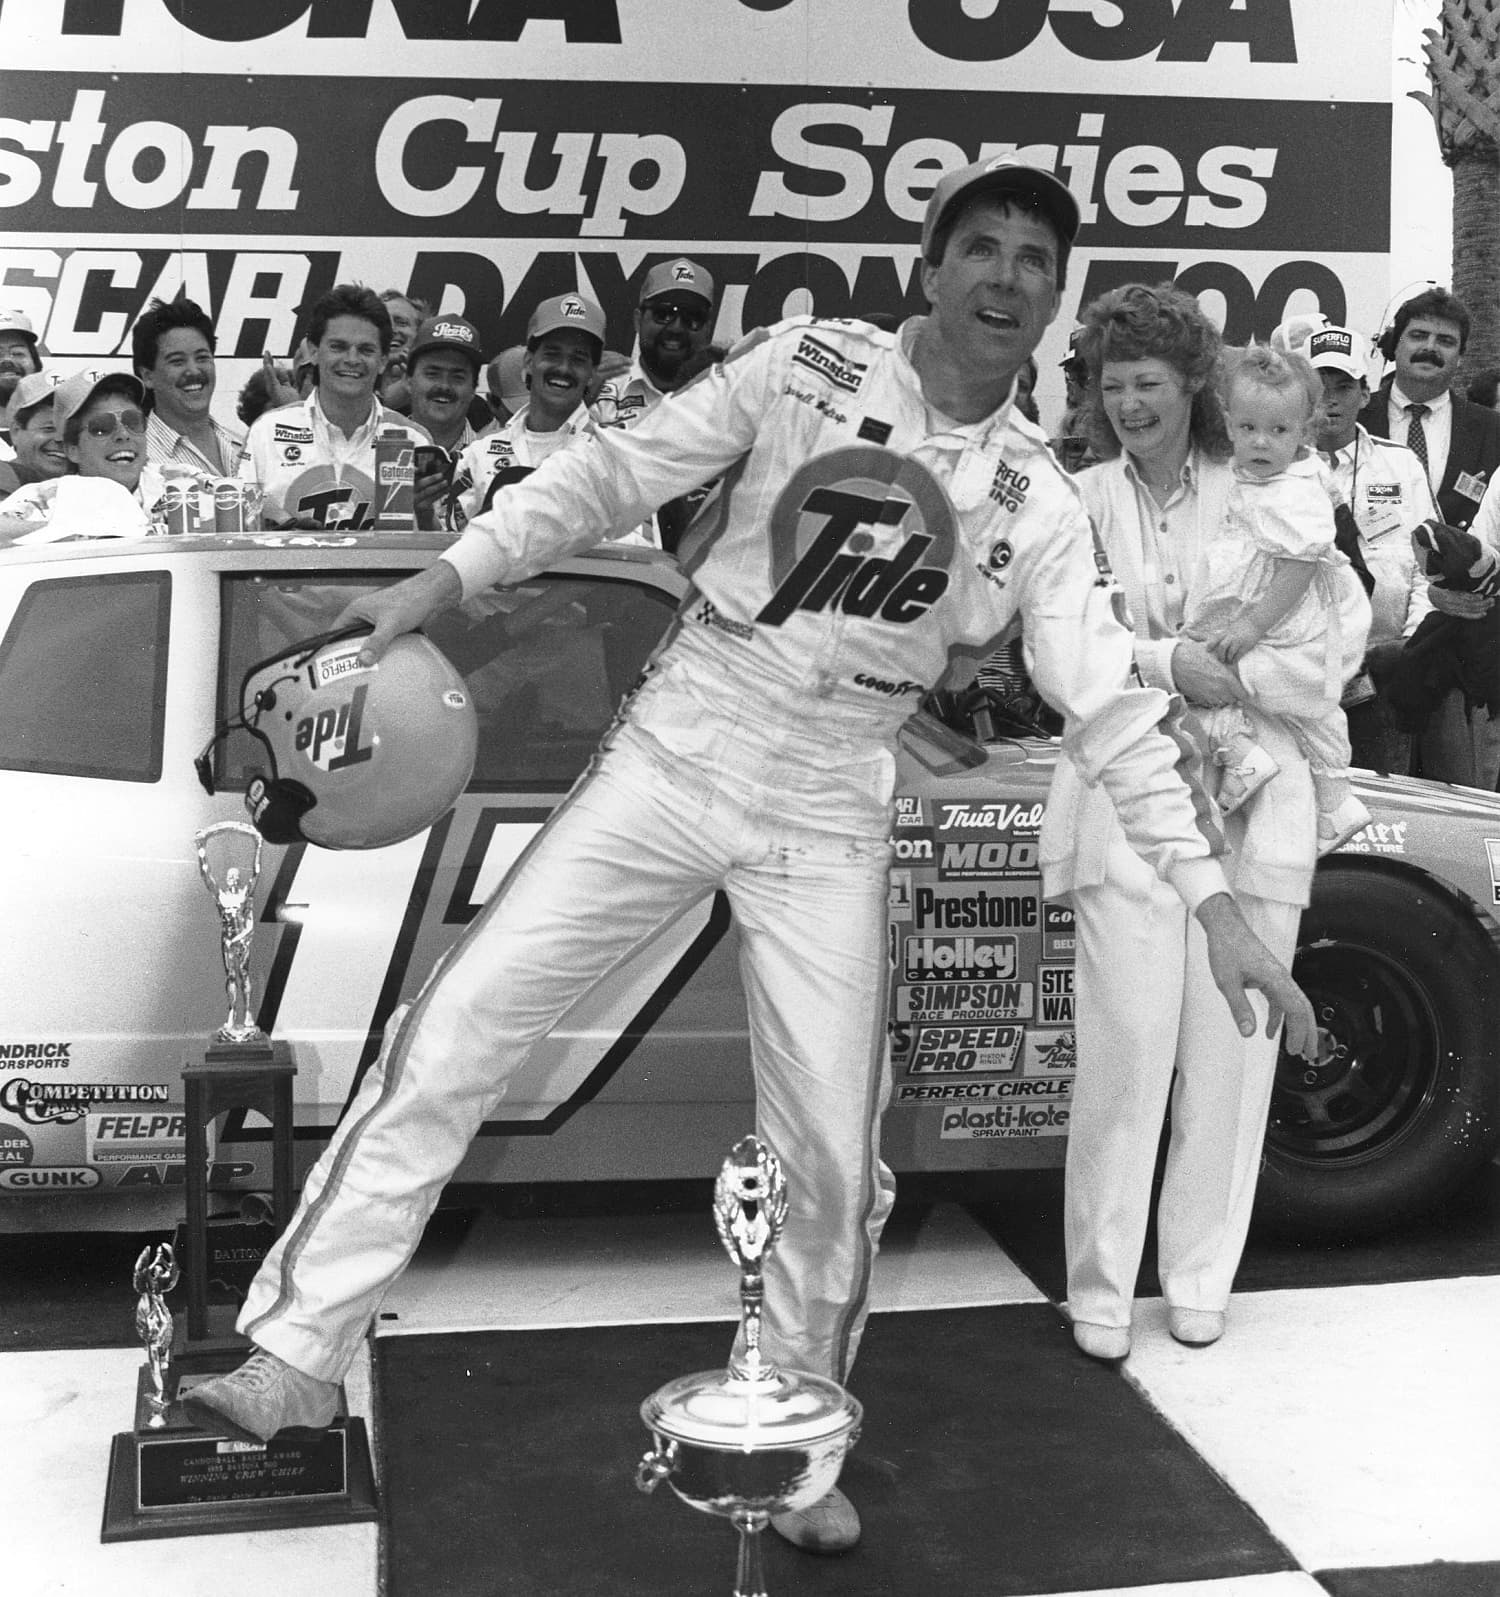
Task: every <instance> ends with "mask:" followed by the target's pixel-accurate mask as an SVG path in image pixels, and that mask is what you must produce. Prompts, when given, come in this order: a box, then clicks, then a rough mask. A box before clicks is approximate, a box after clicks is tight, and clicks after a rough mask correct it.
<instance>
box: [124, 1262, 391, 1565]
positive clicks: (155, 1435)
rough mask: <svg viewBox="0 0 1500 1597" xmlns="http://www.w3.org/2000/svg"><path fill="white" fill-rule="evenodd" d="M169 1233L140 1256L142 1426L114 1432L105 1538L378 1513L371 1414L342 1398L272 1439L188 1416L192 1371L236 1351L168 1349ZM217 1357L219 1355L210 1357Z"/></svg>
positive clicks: (216, 1364) (196, 1375)
mask: <svg viewBox="0 0 1500 1597" xmlns="http://www.w3.org/2000/svg"><path fill="white" fill-rule="evenodd" d="M178 1275H179V1270H178V1265H177V1260H176V1258H175V1257H174V1256H173V1251H172V1247H171V1244H170V1243H165V1242H164V1243H161V1244H159V1245H158V1246H157V1247H156V1249H155V1250H154V1251H153V1250H152V1249H151V1248H149V1247H147V1248H145V1249H143V1250H142V1252H141V1254H140V1256H139V1258H137V1259H136V1261H135V1276H134V1280H135V1288H136V1291H137V1292H138V1293H139V1294H140V1296H139V1299H138V1301H137V1303H136V1311H135V1324H136V1331H137V1333H138V1334H139V1336H140V1338H141V1345H142V1346H143V1347H144V1348H145V1351H146V1362H145V1363H144V1364H143V1365H142V1366H141V1368H140V1372H139V1375H138V1377H137V1380H136V1405H135V1426H134V1428H133V1429H132V1430H129V1431H122V1432H120V1433H119V1434H118V1435H117V1436H116V1437H115V1438H114V1442H113V1444H112V1446H111V1447H110V1453H109V1479H108V1483H107V1485H106V1487H105V1494H104V1523H103V1526H102V1528H101V1530H100V1533H99V1539H100V1540H101V1541H105V1542H120V1541H140V1540H143V1539H146V1538H150V1537H158V1536H206V1535H214V1534H217V1533H219V1532H221V1531H230V1530H282V1529H286V1528H288V1527H290V1526H296V1525H342V1524H348V1523H350V1522H351V1521H355V1520H368V1519H375V1518H376V1517H377V1516H378V1510H377V1507H376V1500H375V1482H374V1477H373V1474H372V1472H371V1469H370V1444H369V1440H368V1438H367V1437H366V1435H365V1428H364V1421H363V1420H361V1419H356V1418H353V1417H351V1416H350V1415H349V1414H348V1413H347V1411H346V1410H345V1409H344V1407H343V1405H342V1404H340V1409H339V1415H338V1417H337V1418H336V1419H335V1420H334V1422H333V1424H332V1425H330V1426H329V1427H328V1429H327V1430H326V1431H285V1432H283V1433H282V1434H281V1435H280V1436H277V1437H275V1438H274V1439H273V1440H272V1441H270V1442H267V1443H259V1444H258V1443H253V1442H237V1441H231V1440H230V1439H229V1438H227V1437H223V1436H214V1435H211V1434H209V1433H208V1432H205V1431H202V1430H199V1429H198V1428H197V1427H195V1426H193V1425H190V1424H189V1423H188V1422H187V1421H186V1420H185V1419H184V1418H183V1416H182V1411H181V1408H180V1406H179V1404H178V1399H179V1398H181V1397H182V1395H183V1394H184V1393H185V1392H187V1391H189V1390H191V1388H192V1384H193V1382H195V1381H205V1380H207V1379H209V1377H210V1376H212V1375H216V1374H219V1373H221V1372H222V1371H223V1370H225V1369H232V1368H233V1367H234V1365H235V1364H237V1363H238V1362H239V1355H238V1354H229V1355H224V1354H220V1355H218V1356H217V1357H213V1358H210V1359H209V1360H207V1361H206V1362H205V1361H204V1360H202V1359H190V1360H189V1361H188V1367H187V1368H184V1367H183V1364H182V1362H181V1361H178V1360H174V1359H173V1356H172V1312H171V1310H170V1309H169V1308H168V1307H167V1304H166V1294H167V1293H168V1292H170V1291H171V1290H172V1288H173V1287H174V1286H175V1285H176V1284H177V1279H178ZM210 1366H212V1367H210Z"/></svg>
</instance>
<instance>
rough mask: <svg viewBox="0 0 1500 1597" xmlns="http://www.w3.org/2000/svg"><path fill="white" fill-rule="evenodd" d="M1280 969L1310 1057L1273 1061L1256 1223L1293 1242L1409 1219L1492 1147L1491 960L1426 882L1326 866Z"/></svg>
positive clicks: (1499, 965)
mask: <svg viewBox="0 0 1500 1597" xmlns="http://www.w3.org/2000/svg"><path fill="white" fill-rule="evenodd" d="M1293 969H1294V974H1295V975H1296V977H1297V980H1298V982H1299V983H1300V984H1301V986H1302V988H1303V990H1304V991H1305V992H1306V993H1307V995H1308V997H1309V998H1310V999H1311V1000H1312V1004H1313V1008H1314V1011H1315V1012H1316V1014H1317V1017H1318V1026H1319V1032H1320V1039H1321V1048H1320V1052H1319V1057H1318V1059H1317V1061H1316V1062H1315V1063H1312V1064H1309V1063H1308V1061H1306V1060H1304V1059H1299V1058H1296V1057H1294V1056H1292V1055H1290V1054H1288V1053H1286V1052H1285V1050H1283V1052H1282V1054H1281V1057H1280V1059H1279V1060H1278V1061H1277V1067H1276V1080H1275V1084H1274V1086H1273V1088H1272V1092H1271V1113H1270V1119H1269V1121H1268V1123H1267V1127H1266V1141H1265V1154H1264V1160H1263V1163H1262V1168H1261V1177H1260V1186H1259V1189H1258V1191H1257V1196H1256V1216H1257V1219H1258V1220H1259V1221H1260V1222H1261V1223H1263V1224H1266V1225H1269V1226H1270V1227H1272V1228H1274V1229H1275V1230H1277V1231H1280V1232H1282V1233H1284V1234H1292V1235H1297V1236H1329V1235H1344V1236H1350V1235H1356V1236H1357V1235H1368V1234H1370V1233H1372V1232H1376V1231H1380V1230H1384V1229H1387V1228H1389V1227H1390V1226H1393V1225H1396V1224H1399V1223H1401V1222H1403V1221H1406V1220H1410V1219H1412V1218H1413V1217H1414V1216H1416V1215H1418V1214H1420V1213H1421V1212H1422V1211H1423V1210H1425V1209H1428V1208H1430V1207H1432V1205H1433V1204H1435V1203H1437V1202H1438V1201H1439V1200H1440V1199H1442V1198H1444V1197H1446V1196H1448V1194H1449V1193H1451V1192H1452V1191H1454V1189H1455V1188H1457V1187H1458V1186H1459V1185H1460V1184H1461V1183H1462V1182H1463V1181H1464V1179H1465V1178H1466V1177H1467V1176H1469V1175H1470V1174H1471V1173H1472V1172H1473V1171H1474V1170H1475V1169H1476V1168H1477V1167H1478V1166H1480V1165H1481V1164H1483V1163H1484V1162H1485V1161H1486V1160H1487V1159H1489V1158H1490V1156H1491V1155H1492V1154H1493V1153H1494V1151H1495V1148H1496V1144H1497V1141H1500V1048H1497V1041H1496V1030H1497V1026H1496V1019H1497V1016H1496V1005H1495V1000H1494V998H1493V996H1492V994H1493V993H1494V992H1495V991H1496V990H1497V989H1496V983H1497V978H1500V958H1497V955H1496V951H1495V948H1494V946H1493V945H1492V943H1491V942H1490V940H1489V939H1488V938H1487V937H1486V936H1485V934H1484V932H1483V930H1482V929H1481V928H1480V926H1479V925H1478V924H1477V923H1476V921H1475V919H1474V917H1473V916H1472V915H1471V914H1469V913H1467V912H1466V911H1465V910H1464V908H1463V907H1462V906H1461V905H1459V904H1458V903H1456V902H1455V901H1454V900H1453V899H1451V898H1450V897H1448V896H1447V895H1446V894H1445V893H1443V892H1441V891H1440V890H1438V889H1437V888H1435V887H1434V886H1433V885H1432V884H1431V883H1429V882H1424V881H1419V880H1416V879H1414V878H1411V877H1406V876H1397V875H1393V874H1382V873H1376V872H1370V871H1360V870H1348V869H1343V870H1340V869H1337V868H1335V869H1325V870H1323V871H1320V872H1319V873H1318V876H1317V878H1316V880H1315V882H1314V885H1313V893H1312V902H1311V904H1310V905H1309V907H1308V909H1307V911H1306V913H1305V914H1304V915H1303V917H1302V929H1301V934H1300V936H1299V939H1298V948H1297V958H1296V963H1295V965H1294V967H1293Z"/></svg>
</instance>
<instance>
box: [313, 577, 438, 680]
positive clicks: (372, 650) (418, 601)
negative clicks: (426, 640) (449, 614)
mask: <svg viewBox="0 0 1500 1597" xmlns="http://www.w3.org/2000/svg"><path fill="white" fill-rule="evenodd" d="M462 594H463V585H462V583H461V582H460V581H459V576H458V572H457V571H455V570H454V569H453V567H452V566H451V565H449V564H448V562H447V561H446V560H434V561H433V562H432V564H431V565H430V566H429V567H428V568H427V569H426V570H425V571H419V572H417V574H416V575H415V576H414V577H407V578H406V579H405V580H404V581H402V582H395V583H392V584H391V586H390V587H389V588H377V589H375V591H374V592H373V593H367V594H365V595H364V596H363V597H362V598H359V599H356V600H354V601H353V603H352V604H350V605H348V606H346V607H345V609H344V611H343V613H342V614H341V615H340V616H339V618H338V620H337V621H335V622H334V626H335V627H348V626H353V625H354V623H355V622H356V621H369V622H371V623H372V624H373V626H374V628H375V630H374V631H373V632H372V633H371V634H370V636H369V637H368V638H366V639H365V644H364V647H363V648H362V649H361V650H360V651H359V659H360V664H361V665H374V663H375V662H376V661H377V660H378V659H379V658H380V657H381V655H382V654H384V653H385V651H386V650H387V649H388V648H390V646H391V644H392V643H393V642H395V640H396V639H397V638H398V637H400V636H401V634H402V633H403V632H415V631H416V630H417V628H418V627H420V626H423V625H425V624H426V623H427V622H428V621H429V620H431V618H432V617H433V616H435V615H438V614H440V613H441V612H442V611H444V610H450V609H452V607H453V606H454V605H456V604H457V603H458V601H459V599H460V598H461V597H462Z"/></svg>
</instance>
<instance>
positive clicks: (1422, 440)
mask: <svg viewBox="0 0 1500 1597" xmlns="http://www.w3.org/2000/svg"><path fill="white" fill-rule="evenodd" d="M1406 414H1407V415H1408V416H1410V417H1411V421H1410V422H1409V423H1408V425H1407V428H1406V447H1407V448H1408V449H1409V450H1411V452H1412V454H1414V455H1415V456H1416V457H1417V459H1418V460H1420V461H1421V462H1422V470H1423V471H1426V470H1427V434H1426V432H1424V431H1423V428H1422V418H1423V417H1424V416H1425V415H1426V414H1427V406H1426V405H1408V406H1407V407H1406Z"/></svg>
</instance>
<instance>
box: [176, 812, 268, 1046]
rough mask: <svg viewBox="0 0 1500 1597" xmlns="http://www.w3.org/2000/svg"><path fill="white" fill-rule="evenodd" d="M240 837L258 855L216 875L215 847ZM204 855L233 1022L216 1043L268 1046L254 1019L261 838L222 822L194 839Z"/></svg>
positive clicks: (201, 869) (201, 866)
mask: <svg viewBox="0 0 1500 1597" xmlns="http://www.w3.org/2000/svg"><path fill="white" fill-rule="evenodd" d="M236 837H244V838H247V839H249V840H253V843H254V849H253V852H252V853H251V854H250V855H249V857H248V859H247V860H246V861H245V863H243V864H228V865H225V866H224V867H223V871H222V875H218V876H216V875H215V874H214V867H213V864H212V863H211V859H210V854H211V845H213V844H214V843H215V842H224V843H228V842H230V841H232V840H233V839H234V838H236ZM193 842H194V844H195V845H196V846H197V850H198V874H199V875H200V876H201V877H202V878H203V885H204V886H205V887H206V888H207V889H208V890H209V892H210V893H212V894H213V895H214V903H215V904H217V905H218V909H219V941H220V947H221V952H222V953H223V956H224V992H225V994H226V996H227V997H228V999H229V1018H228V1019H227V1020H226V1021H225V1022H224V1024H223V1025H222V1026H220V1027H219V1029H218V1030H217V1031H216V1032H215V1033H214V1041H215V1042H228V1043H263V1042H266V1041H268V1040H269V1039H268V1038H267V1037H266V1034H265V1032H263V1031H262V1030H261V1029H260V1027H259V1026H257V1025H256V1024H255V1021H254V1018H253V1016H252V1014H251V1009H252V1004H251V991H250V940H251V938H253V937H254V935H255V883H256V879H257V878H258V877H259V875H260V848H261V837H260V833H259V832H257V831H256V830H255V828H254V827H253V826H247V825H246V824H245V823H244V822H243V821H220V822H218V823H217V824H216V825H214V826H207V827H205V828H204V829H203V830H202V831H201V832H199V833H198V834H197V835H196V836H195V837H194V839H193Z"/></svg>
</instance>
